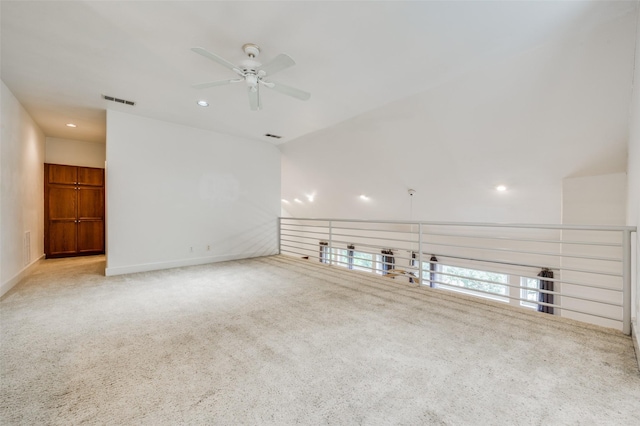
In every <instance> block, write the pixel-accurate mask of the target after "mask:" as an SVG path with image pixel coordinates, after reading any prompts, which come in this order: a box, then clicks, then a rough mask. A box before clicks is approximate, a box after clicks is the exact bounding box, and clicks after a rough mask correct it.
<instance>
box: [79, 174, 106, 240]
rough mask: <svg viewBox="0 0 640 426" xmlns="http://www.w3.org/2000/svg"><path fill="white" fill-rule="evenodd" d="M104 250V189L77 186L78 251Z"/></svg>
mask: <svg viewBox="0 0 640 426" xmlns="http://www.w3.org/2000/svg"><path fill="white" fill-rule="evenodd" d="M102 251H104V190H103V188H102V187H89V186H78V253H90V252H102Z"/></svg>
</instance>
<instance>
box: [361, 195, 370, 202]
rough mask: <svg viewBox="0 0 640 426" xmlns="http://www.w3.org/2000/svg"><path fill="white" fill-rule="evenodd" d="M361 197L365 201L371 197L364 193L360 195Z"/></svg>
mask: <svg viewBox="0 0 640 426" xmlns="http://www.w3.org/2000/svg"><path fill="white" fill-rule="evenodd" d="M360 199H361V200H365V201H366V200H368V199H369V197H367V196H366V195H364V194H362V195H361V196H360Z"/></svg>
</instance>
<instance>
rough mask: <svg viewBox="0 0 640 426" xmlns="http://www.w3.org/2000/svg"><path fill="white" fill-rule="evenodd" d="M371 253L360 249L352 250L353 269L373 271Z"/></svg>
mask: <svg viewBox="0 0 640 426" xmlns="http://www.w3.org/2000/svg"><path fill="white" fill-rule="evenodd" d="M374 263H375V262H374V261H373V254H371V253H365V252H362V251H354V252H353V269H355V270H358V271H366V272H374V270H373V269H374Z"/></svg>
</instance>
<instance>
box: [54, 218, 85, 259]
mask: <svg viewBox="0 0 640 426" xmlns="http://www.w3.org/2000/svg"><path fill="white" fill-rule="evenodd" d="M77 249H78V245H77V235H76V222H75V220H72V221H68V220H65V221H60V220H55V221H54V220H52V221H50V222H49V253H47V254H48V255H51V256H55V255H61V254H73V253H76V251H77Z"/></svg>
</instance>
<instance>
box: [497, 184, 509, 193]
mask: <svg viewBox="0 0 640 426" xmlns="http://www.w3.org/2000/svg"><path fill="white" fill-rule="evenodd" d="M506 190H507V187H506V186H504V185H498V186H496V191H500V192H503V191H506Z"/></svg>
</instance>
